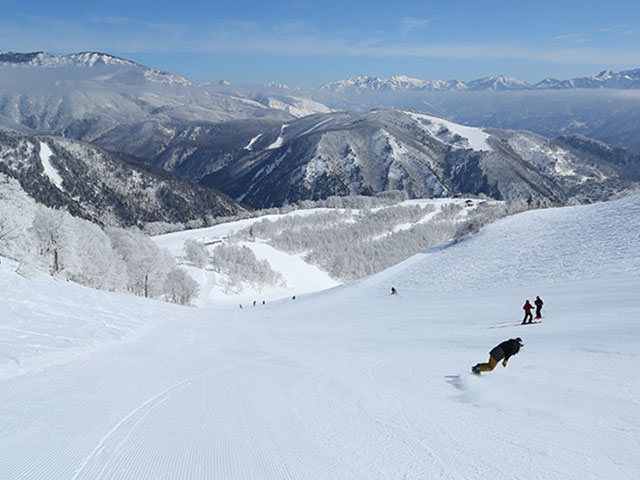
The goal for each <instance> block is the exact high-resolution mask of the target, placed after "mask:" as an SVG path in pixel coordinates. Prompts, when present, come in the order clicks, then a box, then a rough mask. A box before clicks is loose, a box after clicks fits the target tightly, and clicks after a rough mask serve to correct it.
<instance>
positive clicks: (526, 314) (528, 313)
mask: <svg viewBox="0 0 640 480" xmlns="http://www.w3.org/2000/svg"><path fill="white" fill-rule="evenodd" d="M522 309H523V310H524V319H523V320H522V325H524V324H525V323H531V322H532V321H533V315H532V314H531V310H533V305H531V304H530V303H529V300H527V301H526V302H524V307H522ZM527 320H529V321H528V322H527Z"/></svg>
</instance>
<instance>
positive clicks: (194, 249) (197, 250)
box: [184, 238, 210, 268]
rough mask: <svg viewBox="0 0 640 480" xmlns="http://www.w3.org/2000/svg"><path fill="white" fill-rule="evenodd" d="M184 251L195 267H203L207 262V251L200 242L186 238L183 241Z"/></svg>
mask: <svg viewBox="0 0 640 480" xmlns="http://www.w3.org/2000/svg"><path fill="white" fill-rule="evenodd" d="M184 253H185V255H186V257H187V259H188V260H189V261H190V262H192V263H193V264H194V265H195V266H196V267H199V268H204V267H205V266H206V265H207V264H208V263H209V257H210V256H209V252H208V250H207V247H206V246H205V244H204V243H202V242H199V241H197V240H194V239H192V238H187V239H186V240H185V241H184Z"/></svg>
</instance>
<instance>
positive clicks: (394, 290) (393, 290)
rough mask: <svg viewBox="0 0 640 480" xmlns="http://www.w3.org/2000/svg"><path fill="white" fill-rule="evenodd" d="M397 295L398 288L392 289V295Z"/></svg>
mask: <svg viewBox="0 0 640 480" xmlns="http://www.w3.org/2000/svg"><path fill="white" fill-rule="evenodd" d="M397 293H398V291H397V290H396V287H391V295H396V294H397Z"/></svg>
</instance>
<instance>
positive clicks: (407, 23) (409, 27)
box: [401, 17, 429, 34]
mask: <svg viewBox="0 0 640 480" xmlns="http://www.w3.org/2000/svg"><path fill="white" fill-rule="evenodd" d="M428 23H429V20H426V19H425V20H420V19H418V18H413V17H404V18H403V19H402V22H401V24H402V33H405V34H407V33H410V32H412V31H413V30H415V29H416V28H422V27H424V26H425V25H427V24H428Z"/></svg>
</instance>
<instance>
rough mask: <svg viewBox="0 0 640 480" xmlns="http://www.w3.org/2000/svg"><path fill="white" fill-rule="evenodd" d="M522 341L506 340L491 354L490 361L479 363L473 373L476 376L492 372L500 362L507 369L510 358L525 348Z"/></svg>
mask: <svg viewBox="0 0 640 480" xmlns="http://www.w3.org/2000/svg"><path fill="white" fill-rule="evenodd" d="M523 346H524V344H523V343H522V339H521V338H520V337H518V338H510V339H509V340H505V341H504V342H502V343H501V344H500V345H498V346H496V347H493V350H491V351H490V352H489V361H488V362H487V363H478V364H476V365H474V366H473V367H471V371H472V372H473V373H476V374H478V375H479V374H480V372H490V371H492V370H493V369H494V368H496V365H498V362H499V361H500V360H502V366H503V367H506V366H507V362H508V361H509V358H511V357H512V356H513V355H515V354H516V353H518V352H519V351H520V347H523Z"/></svg>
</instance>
